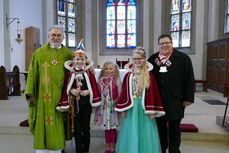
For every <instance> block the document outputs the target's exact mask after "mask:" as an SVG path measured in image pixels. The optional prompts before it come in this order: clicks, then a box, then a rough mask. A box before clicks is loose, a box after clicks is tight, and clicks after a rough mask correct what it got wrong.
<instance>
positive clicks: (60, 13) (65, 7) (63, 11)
mask: <svg viewBox="0 0 229 153" xmlns="http://www.w3.org/2000/svg"><path fill="white" fill-rule="evenodd" d="M56 7H57V24H58V25H61V26H62V27H63V29H64V36H65V37H64V41H63V45H65V46H67V47H70V48H75V47H76V43H75V42H76V28H77V27H76V11H77V10H76V0H56Z"/></svg>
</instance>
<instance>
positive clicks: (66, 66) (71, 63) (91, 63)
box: [64, 60, 94, 72]
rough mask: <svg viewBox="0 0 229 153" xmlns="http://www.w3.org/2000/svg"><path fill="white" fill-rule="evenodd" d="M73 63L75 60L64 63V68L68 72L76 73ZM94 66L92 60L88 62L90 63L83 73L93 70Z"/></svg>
mask: <svg viewBox="0 0 229 153" xmlns="http://www.w3.org/2000/svg"><path fill="white" fill-rule="evenodd" d="M73 63H74V62H73V60H69V61H66V62H65V63H64V67H65V68H66V69H67V70H69V71H71V72H75V71H76V70H75V69H74V67H73V65H74V64H73ZM93 65H94V62H93V61H91V60H88V61H87V64H86V67H85V69H83V71H86V70H88V69H89V68H91V67H92V66H93Z"/></svg>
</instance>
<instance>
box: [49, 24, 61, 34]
mask: <svg viewBox="0 0 229 153" xmlns="http://www.w3.org/2000/svg"><path fill="white" fill-rule="evenodd" d="M52 29H60V30H61V33H62V36H64V29H63V28H62V27H61V26H60V25H52V26H50V28H49V30H48V33H49V34H50V31H51V30H52Z"/></svg>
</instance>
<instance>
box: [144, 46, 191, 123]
mask: <svg viewBox="0 0 229 153" xmlns="http://www.w3.org/2000/svg"><path fill="white" fill-rule="evenodd" d="M157 60H158V52H157V53H155V54H153V55H152V56H151V57H150V58H149V59H148V61H149V62H150V63H151V64H153V66H154V68H153V70H152V71H151V72H152V73H153V74H154V76H155V79H156V80H157V83H158V86H159V90H160V94H161V98H162V103H163V106H164V110H165V113H166V114H165V117H166V118H167V119H168V120H177V119H181V118H183V117H184V107H183V101H189V102H192V103H193V102H194V89H195V88H194V85H195V79H194V73H193V67H192V62H191V59H190V58H189V56H188V55H186V54H184V53H182V52H179V51H178V50H174V52H173V54H172V55H171V56H170V58H169V61H170V62H171V65H170V66H167V70H168V72H165V73H161V72H159V69H160V66H159V65H157Z"/></svg>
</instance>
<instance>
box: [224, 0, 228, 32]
mask: <svg viewBox="0 0 229 153" xmlns="http://www.w3.org/2000/svg"><path fill="white" fill-rule="evenodd" d="M224 33H229V0H227V1H226V8H225V27H224Z"/></svg>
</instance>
